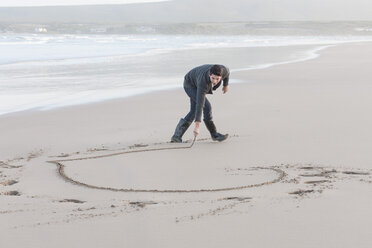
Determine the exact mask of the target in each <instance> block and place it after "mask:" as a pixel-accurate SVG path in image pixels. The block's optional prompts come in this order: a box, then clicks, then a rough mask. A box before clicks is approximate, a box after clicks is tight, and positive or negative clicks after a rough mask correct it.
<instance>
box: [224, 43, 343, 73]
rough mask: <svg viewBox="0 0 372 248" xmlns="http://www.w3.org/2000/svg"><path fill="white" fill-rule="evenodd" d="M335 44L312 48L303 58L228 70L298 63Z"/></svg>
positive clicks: (317, 55)
mask: <svg viewBox="0 0 372 248" xmlns="http://www.w3.org/2000/svg"><path fill="white" fill-rule="evenodd" d="M333 46H336V45H326V46H321V47H317V48H315V49H313V50H310V51H308V56H306V57H305V58H299V59H294V60H288V61H283V62H278V63H272V64H262V65H256V66H251V67H246V68H238V69H231V70H230V72H239V71H249V70H260V69H266V68H269V67H272V66H277V65H285V64H292V63H298V62H303V61H307V60H312V59H315V58H317V57H319V56H320V54H319V53H318V52H320V51H322V50H325V49H327V48H329V47H333Z"/></svg>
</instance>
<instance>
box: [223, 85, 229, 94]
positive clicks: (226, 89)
mask: <svg viewBox="0 0 372 248" xmlns="http://www.w3.org/2000/svg"><path fill="white" fill-rule="evenodd" d="M222 91H223V93H224V94H225V93H226V92H228V91H229V86H228V85H226V86H223V87H222Z"/></svg>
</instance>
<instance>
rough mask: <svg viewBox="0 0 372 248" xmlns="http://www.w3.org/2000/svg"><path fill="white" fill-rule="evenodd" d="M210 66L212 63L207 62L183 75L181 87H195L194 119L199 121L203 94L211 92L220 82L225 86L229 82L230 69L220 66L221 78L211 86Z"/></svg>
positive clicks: (203, 98) (203, 99) (203, 100)
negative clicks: (221, 70)
mask: <svg viewBox="0 0 372 248" xmlns="http://www.w3.org/2000/svg"><path fill="white" fill-rule="evenodd" d="M212 66H213V65H209V64H207V65H201V66H198V67H195V68H194V69H192V70H191V71H189V72H188V73H187V74H186V75H185V80H184V83H183V87H184V88H196V89H197V95H196V115H195V121H201V115H202V110H203V106H204V102H205V95H206V94H213V90H216V89H217V88H218V87H219V86H220V85H221V82H223V86H227V85H228V84H229V76H230V71H229V69H228V68H227V67H226V66H222V67H223V68H224V70H223V73H222V75H221V77H222V79H221V81H220V82H219V83H218V84H217V85H216V86H214V87H212V82H211V80H210V78H209V70H210V69H211V68H212Z"/></svg>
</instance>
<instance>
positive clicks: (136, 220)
mask: <svg viewBox="0 0 372 248" xmlns="http://www.w3.org/2000/svg"><path fill="white" fill-rule="evenodd" d="M371 55H372V44H368V43H359V44H347V45H339V46H335V47H331V48H328V49H326V50H324V51H322V52H321V56H320V57H319V58H317V59H314V60H310V61H306V62H300V63H295V64H287V65H281V66H275V67H272V68H269V69H264V70H254V71H245V72H236V73H234V74H233V75H232V77H233V78H234V79H240V80H242V81H243V82H244V83H241V84H233V85H231V87H230V91H229V93H228V94H226V95H222V93H221V92H220V91H218V92H217V93H216V94H215V95H214V96H212V97H209V99H210V100H211V102H212V105H213V109H214V116H215V121H216V124H217V127H218V129H219V130H220V131H221V132H225V131H226V132H229V133H230V135H231V138H229V139H228V140H227V141H226V142H223V143H216V142H212V141H211V140H210V138H209V135H208V133H207V131H206V129H205V128H204V127H203V128H202V130H201V134H200V136H199V137H198V140H197V141H196V143H195V144H194V146H193V147H192V148H187V146H190V144H191V139H192V129H190V130H189V131H188V132H187V133H186V135H185V139H186V140H188V143H184V144H170V143H168V141H169V139H170V136H171V135H172V132H173V130H174V127H175V125H176V124H177V122H178V119H179V118H180V117H183V115H184V114H185V113H186V112H187V109H188V99H187V98H186V95H185V94H184V93H183V90H181V89H180V90H175V91H167V92H157V93H153V94H148V95H142V96H137V97H132V98H127V99H121V100H115V101H109V102H105V103H99V104H89V105H84V106H78V107H71V108H63V109H58V110H53V111H43V112H36V111H29V112H24V113H17V114H11V115H6V116H2V117H0V137H1V140H0V202H1V203H0V223H1V224H0V247H48V248H49V247H89V248H93V247H224V248H225V247H247V246H248V247H285V248H289V247H293V248H299V247H325V248H330V247H337V248H340V247H358V248H361V247H366V248H367V247H368V248H369V247H371V246H372V229H371V226H372V212H371V209H372V198H371V195H372V156H371V155H370V150H371V149H370V148H371V144H372V132H371V130H370V129H371V126H372V117H371V115H370V113H371V112H372V100H371V99H372V84H371V82H372V75H371V72H370V70H371V69H370V68H372V56H371ZM180 83H182V82H181V80H180ZM182 147H185V148H184V149H183V148H182ZM166 148H180V149H172V150H167V149H166ZM159 149H161V150H159ZM145 150H149V151H145ZM133 151H134V152H133ZM57 160H58V161H59V163H60V165H61V166H62V165H63V166H64V167H63V170H62V169H61V171H60V172H61V173H62V172H63V173H64V174H65V175H66V177H68V178H67V179H66V178H65V179H64V178H62V177H61V175H60V174H59V172H58V167H57V166H56V164H55V163H57V162H56V161H57ZM62 160H64V161H62ZM66 160H68V161H66ZM48 161H55V162H54V163H49V162H48ZM68 180H73V181H75V182H76V183H72V182H71V181H68ZM77 183H78V184H77ZM232 188H233V189H232ZM227 189H230V190H227ZM138 191H141V192H138ZM157 191H163V192H157ZM164 191H165V192H164ZM167 191H168V192H167ZM169 191H172V192H169ZM187 191H192V192H187Z"/></svg>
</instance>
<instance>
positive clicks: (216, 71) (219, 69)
mask: <svg viewBox="0 0 372 248" xmlns="http://www.w3.org/2000/svg"><path fill="white" fill-rule="evenodd" d="M223 70H224V68H223V66H222V65H213V66H212V68H211V69H210V71H209V74H210V75H212V74H213V75H216V76H222V74H223Z"/></svg>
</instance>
